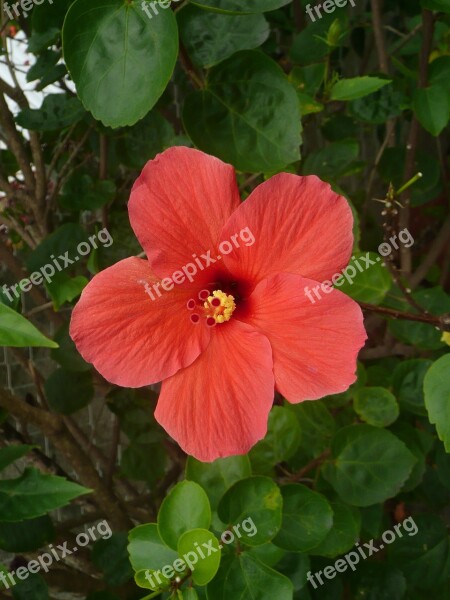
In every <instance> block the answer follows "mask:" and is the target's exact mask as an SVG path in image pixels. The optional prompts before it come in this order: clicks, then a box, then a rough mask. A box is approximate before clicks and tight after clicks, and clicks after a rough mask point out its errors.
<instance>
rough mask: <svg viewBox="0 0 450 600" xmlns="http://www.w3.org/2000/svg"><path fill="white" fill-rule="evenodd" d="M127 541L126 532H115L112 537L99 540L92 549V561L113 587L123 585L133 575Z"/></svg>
mask: <svg viewBox="0 0 450 600" xmlns="http://www.w3.org/2000/svg"><path fill="white" fill-rule="evenodd" d="M127 543H128V537H127V534H126V533H124V532H119V533H113V534H112V536H111V537H110V538H106V539H100V540H97V541H96V542H95V544H94V547H93V549H92V562H93V563H94V565H95V566H96V567H97V568H98V569H100V570H101V571H102V572H103V575H104V578H105V581H106V583H107V584H108V585H110V586H111V587H117V586H119V585H123V584H125V583H126V582H127V581H128V580H129V579H132V577H133V572H132V569H131V565H130V562H129V560H128V553H127Z"/></svg>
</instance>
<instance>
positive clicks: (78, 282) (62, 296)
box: [45, 273, 89, 311]
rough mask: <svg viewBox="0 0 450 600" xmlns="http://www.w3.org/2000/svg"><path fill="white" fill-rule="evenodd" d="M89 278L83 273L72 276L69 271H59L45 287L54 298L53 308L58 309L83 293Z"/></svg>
mask: <svg viewBox="0 0 450 600" xmlns="http://www.w3.org/2000/svg"><path fill="white" fill-rule="evenodd" d="M88 283H89V280H88V279H87V278H86V277H84V276H83V275H78V276H77V277H70V276H69V275H67V273H57V274H56V275H55V276H54V278H53V279H52V281H51V283H46V284H45V287H46V288H47V291H48V292H49V295H50V296H51V298H52V300H53V308H54V309H55V311H58V310H59V309H60V308H61V306H62V305H63V304H65V303H66V302H71V301H72V300H74V299H75V298H78V296H79V295H80V294H81V292H82V291H83V290H84V288H85V287H86V286H87V284H88Z"/></svg>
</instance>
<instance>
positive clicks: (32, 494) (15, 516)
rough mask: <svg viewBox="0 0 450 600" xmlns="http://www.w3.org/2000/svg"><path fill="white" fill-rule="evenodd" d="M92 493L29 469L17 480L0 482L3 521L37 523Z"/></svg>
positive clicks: (0, 505)
mask: <svg viewBox="0 0 450 600" xmlns="http://www.w3.org/2000/svg"><path fill="white" fill-rule="evenodd" d="M90 492H91V490H88V489H86V488H84V487H82V486H81V485H78V484H77V483H72V482H71V481H67V479H64V478H63V477H57V476H56V475H44V474H43V473H41V472H40V471H38V470H37V469H31V468H28V469H26V470H25V471H24V473H23V474H22V475H21V476H20V477H18V478H17V479H7V480H4V481H0V515H1V519H2V521H7V522H8V521H9V522H11V521H13V522H14V521H21V520H23V519H34V518H35V517H40V516H41V515H45V514H46V513H48V512H49V511H50V510H54V509H55V508H60V507H61V506H65V505H66V504H69V502H70V501H71V500H73V499H74V498H78V497H79V496H83V495H84V494H89V493H90Z"/></svg>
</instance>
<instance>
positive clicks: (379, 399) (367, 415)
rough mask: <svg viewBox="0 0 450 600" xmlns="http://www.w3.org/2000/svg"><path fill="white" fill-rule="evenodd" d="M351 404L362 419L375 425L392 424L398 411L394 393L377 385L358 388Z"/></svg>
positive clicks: (384, 425) (385, 425)
mask: <svg viewBox="0 0 450 600" xmlns="http://www.w3.org/2000/svg"><path fill="white" fill-rule="evenodd" d="M353 406H354V408H355V412H356V413H357V414H358V415H359V416H360V417H361V419H362V420H363V421H365V422H366V423H369V425H375V426H376V427H387V426H388V425H392V423H393V422H394V421H395V420H396V419H397V418H398V415H399V412H400V411H399V407H398V403H397V399H396V398H395V396H394V394H392V392H390V391H389V390H387V389H386V388H383V387H378V386H377V387H365V388H361V389H360V390H358V391H357V392H356V394H355V396H354V400H353Z"/></svg>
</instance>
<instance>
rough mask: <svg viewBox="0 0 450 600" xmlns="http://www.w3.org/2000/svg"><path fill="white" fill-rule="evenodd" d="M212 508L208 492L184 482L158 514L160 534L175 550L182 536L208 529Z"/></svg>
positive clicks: (171, 492) (177, 487)
mask: <svg viewBox="0 0 450 600" xmlns="http://www.w3.org/2000/svg"><path fill="white" fill-rule="evenodd" d="M210 524H211V507H210V504H209V500H208V496H207V495H206V492H205V491H204V490H203V488H201V487H200V486H199V485H198V484H197V483H195V482H193V481H182V482H180V483H177V485H176V486H175V487H174V488H173V489H172V490H171V491H170V493H169V494H168V495H167V496H166V497H165V498H164V501H163V503H162V504H161V507H160V509H159V512H158V532H159V535H160V536H161V539H162V540H163V541H164V542H165V543H166V544H167V545H168V546H169V547H170V548H173V549H174V550H176V549H177V546H178V540H179V538H180V536H181V535H182V534H183V533H185V532H186V531H190V530H191V529H208V528H209V526H210Z"/></svg>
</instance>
